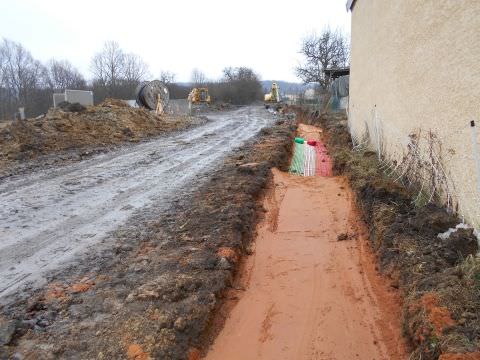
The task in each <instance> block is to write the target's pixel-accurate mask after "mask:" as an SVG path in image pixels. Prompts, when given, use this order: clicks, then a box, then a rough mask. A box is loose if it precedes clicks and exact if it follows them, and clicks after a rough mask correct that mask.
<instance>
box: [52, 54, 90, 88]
mask: <svg viewBox="0 0 480 360" xmlns="http://www.w3.org/2000/svg"><path fill="white" fill-rule="evenodd" d="M46 81H47V84H48V87H49V88H50V89H51V90H52V91H63V90H65V89H85V88H86V81H85V78H84V77H83V75H82V74H80V72H79V71H78V70H77V69H76V68H75V67H74V66H73V65H72V64H71V63H70V62H69V61H67V60H60V61H59V60H55V59H52V60H50V61H49V62H48V63H47V66H46Z"/></svg>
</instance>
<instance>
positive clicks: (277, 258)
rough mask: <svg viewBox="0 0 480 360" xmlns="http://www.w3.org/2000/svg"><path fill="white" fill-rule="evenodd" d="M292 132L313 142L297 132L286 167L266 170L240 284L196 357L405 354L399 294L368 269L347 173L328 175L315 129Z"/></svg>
mask: <svg viewBox="0 0 480 360" xmlns="http://www.w3.org/2000/svg"><path fill="white" fill-rule="evenodd" d="M298 131H299V135H300V136H303V137H306V138H307V139H310V140H313V142H309V143H312V144H315V146H309V145H307V144H306V143H305V144H302V143H301V141H297V140H299V139H298V138H297V139H296V143H295V145H296V147H295V152H294V155H293V161H292V165H291V167H290V173H284V172H281V171H279V170H276V169H274V170H273V179H272V181H271V183H270V186H269V190H268V192H267V195H266V196H265V200H264V203H263V206H264V208H265V209H266V213H265V217H264V218H263V220H262V222H260V224H259V225H258V227H257V234H256V237H255V240H254V243H253V244H254V245H253V255H252V256H250V257H249V258H248V259H247V260H246V263H245V264H244V265H243V267H242V272H241V273H240V274H239V276H238V280H237V281H238V283H237V284H236V286H235V288H237V289H244V291H242V290H240V291H238V290H232V291H231V292H230V294H229V295H227V299H230V300H227V305H226V306H227V307H228V308H229V309H230V311H229V313H227V314H224V316H225V317H226V321H225V325H224V327H223V329H222V330H221V331H220V333H219V335H218V337H217V338H216V339H215V341H214V343H213V345H212V346H211V348H210V349H209V351H208V352H207V354H206V357H205V358H206V359H211V360H215V359H405V358H406V350H405V344H404V343H403V341H402V336H401V306H400V299H399V294H398V292H397V291H396V290H395V289H393V288H392V287H390V286H389V284H388V283H387V282H386V281H385V280H384V279H383V278H382V277H381V276H380V275H379V274H378V271H377V270H376V269H375V267H376V266H375V263H376V261H375V258H374V256H373V254H372V253H371V250H370V247H369V244H368V231H367V228H366V226H365V224H364V223H363V221H362V220H361V216H360V214H359V213H358V212H357V210H356V205H355V200H354V195H353V193H352V191H351V189H350V187H349V185H348V181H347V180H346V179H345V178H343V177H333V176H331V175H332V169H331V166H332V163H331V160H330V157H329V155H328V151H326V148H325V146H324V145H323V143H322V138H321V130H320V129H319V128H316V127H313V126H308V125H303V124H300V126H299V130H298ZM313 152H316V153H317V154H318V156H316V157H312V155H311V154H312V153H313ZM298 175H302V176H298ZM303 175H305V176H303Z"/></svg>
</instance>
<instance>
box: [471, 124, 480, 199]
mask: <svg viewBox="0 0 480 360" xmlns="http://www.w3.org/2000/svg"><path fill="white" fill-rule="evenodd" d="M470 128H471V129H472V150H473V158H474V160H475V167H476V169H477V196H480V162H479V159H478V145H477V127H476V126H475V120H472V121H470Z"/></svg>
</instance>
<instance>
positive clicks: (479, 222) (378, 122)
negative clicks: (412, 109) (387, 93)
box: [348, 107, 480, 229]
mask: <svg viewBox="0 0 480 360" xmlns="http://www.w3.org/2000/svg"><path fill="white" fill-rule="evenodd" d="M348 119H349V120H348V121H349V122H348V126H349V130H350V134H351V137H352V142H353V149H354V150H364V149H374V150H375V152H376V153H377V156H378V160H379V162H380V168H381V169H382V171H383V172H384V173H385V174H386V175H387V176H388V177H390V178H392V179H394V181H396V182H399V183H401V184H403V185H405V186H407V187H409V188H411V189H412V188H413V189H414V190H415V192H416V194H417V195H416V196H415V199H414V201H415V204H417V205H419V206H423V205H425V204H427V203H430V202H437V203H440V204H442V205H444V206H445V207H446V208H447V209H448V210H449V211H451V212H453V213H456V214H458V215H459V216H460V217H461V219H462V220H463V221H464V222H468V223H469V224H471V225H472V226H473V227H475V228H476V229H478V228H479V227H480V196H479V195H480V192H479V190H478V188H479V181H478V180H479V179H478V176H479V173H480V167H478V156H477V153H476V151H477V149H476V143H477V135H476V132H475V131H476V128H475V127H472V126H470V124H469V123H467V124H465V126H463V127H461V128H457V129H456V130H449V131H446V130H445V129H443V131H442V134H439V132H438V131H434V130H431V129H423V128H420V127H419V128H415V129H412V130H411V131H409V132H408V133H406V132H405V130H403V131H402V130H400V129H399V128H397V127H395V125H393V122H392V121H389V119H385V118H382V117H380V116H379V114H378V112H377V108H376V107H374V108H373V109H372V112H371V114H370V119H364V121H363V126H364V128H363V129H362V128H361V127H362V122H361V121H360V122H358V121H356V122H354V121H353V120H352V118H351V116H349V117H348ZM368 120H370V121H368ZM470 133H471V134H470ZM465 139H467V141H466V140H465ZM470 139H471V140H470ZM451 144H455V148H452V147H449V146H450V145H451ZM476 166H477V171H475V170H474V169H475V167H476ZM460 168H463V169H464V171H463V172H462V171H458V169H460Z"/></svg>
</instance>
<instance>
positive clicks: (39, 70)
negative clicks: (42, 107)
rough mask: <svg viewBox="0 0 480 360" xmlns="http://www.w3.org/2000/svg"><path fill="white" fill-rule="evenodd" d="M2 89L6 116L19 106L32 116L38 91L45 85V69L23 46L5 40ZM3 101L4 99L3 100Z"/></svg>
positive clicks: (0, 50) (1, 48)
mask: <svg viewBox="0 0 480 360" xmlns="http://www.w3.org/2000/svg"><path fill="white" fill-rule="evenodd" d="M0 59H1V60H0V63H1V77H0V79H1V87H2V90H3V97H4V98H6V102H7V103H2V108H3V110H2V112H3V114H4V115H5V114H6V113H7V112H11V111H12V110H14V109H15V108H16V107H18V106H23V107H25V108H26V112H27V114H32V113H33V111H34V107H35V106H34V104H35V102H36V100H37V99H36V95H37V90H38V89H40V88H41V87H42V85H43V82H42V80H43V79H44V74H45V68H44V66H43V65H42V64H41V63H40V62H39V61H38V60H35V59H34V58H33V57H32V55H31V54H30V52H29V51H28V50H26V49H25V48H24V47H23V46H22V45H21V44H19V43H16V42H14V41H11V40H7V39H3V42H2V44H1V46H0ZM2 100H3V99H2Z"/></svg>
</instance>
